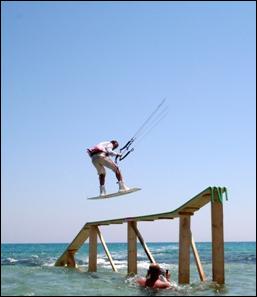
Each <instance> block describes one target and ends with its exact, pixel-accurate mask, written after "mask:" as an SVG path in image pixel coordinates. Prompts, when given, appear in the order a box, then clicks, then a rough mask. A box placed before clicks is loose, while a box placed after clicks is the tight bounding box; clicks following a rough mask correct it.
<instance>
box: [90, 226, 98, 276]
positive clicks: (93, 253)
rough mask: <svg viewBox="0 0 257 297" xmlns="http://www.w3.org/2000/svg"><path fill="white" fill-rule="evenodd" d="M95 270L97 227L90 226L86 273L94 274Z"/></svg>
mask: <svg viewBox="0 0 257 297" xmlns="http://www.w3.org/2000/svg"><path fill="white" fill-rule="evenodd" d="M96 269H97V226H90V230H89V262H88V271H89V272H96Z"/></svg>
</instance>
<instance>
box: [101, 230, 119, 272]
mask: <svg viewBox="0 0 257 297" xmlns="http://www.w3.org/2000/svg"><path fill="white" fill-rule="evenodd" d="M96 228H97V234H98V237H99V238H100V240H101V243H102V245H103V248H104V250H105V253H106V256H107V257H108V259H109V261H110V263H111V266H112V270H113V271H115V272H117V271H118V270H117V268H116V266H115V264H114V262H113V260H112V256H111V254H110V252H109V250H108V247H107V245H106V243H105V240H104V238H103V235H102V233H101V231H100V230H99V228H98V227H96Z"/></svg>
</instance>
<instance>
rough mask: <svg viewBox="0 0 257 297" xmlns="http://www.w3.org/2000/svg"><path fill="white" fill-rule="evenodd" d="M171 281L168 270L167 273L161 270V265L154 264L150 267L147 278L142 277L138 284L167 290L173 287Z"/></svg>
mask: <svg viewBox="0 0 257 297" xmlns="http://www.w3.org/2000/svg"><path fill="white" fill-rule="evenodd" d="M164 274H165V276H164ZM169 280H170V274H169V272H168V270H166V273H165V272H164V270H163V269H161V268H160V266H159V264H157V263H153V264H151V265H150V266H149V269H148V271H147V275H146V277H141V278H140V279H138V280H137V283H138V284H139V285H140V286H142V287H149V288H153V289H167V288H170V287H171V283H170V281H169Z"/></svg>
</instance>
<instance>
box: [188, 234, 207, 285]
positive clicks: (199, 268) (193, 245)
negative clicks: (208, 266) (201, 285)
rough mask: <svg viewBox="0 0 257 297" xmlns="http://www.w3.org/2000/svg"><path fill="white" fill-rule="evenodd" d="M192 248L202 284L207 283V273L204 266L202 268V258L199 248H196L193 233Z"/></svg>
mask: <svg viewBox="0 0 257 297" xmlns="http://www.w3.org/2000/svg"><path fill="white" fill-rule="evenodd" d="M191 248H192V251H193V254H194V258H195V263H196V267H197V270H198V273H199V276H200V280H201V281H202V282H203V281H206V276H205V273H204V271H203V266H202V263H201V260H200V257H199V254H198V251H197V248H196V245H195V241H194V238H193V235H192V233H191Z"/></svg>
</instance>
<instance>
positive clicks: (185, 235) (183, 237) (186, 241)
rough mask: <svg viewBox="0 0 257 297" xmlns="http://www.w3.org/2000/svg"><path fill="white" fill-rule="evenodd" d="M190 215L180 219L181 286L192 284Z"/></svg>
mask: <svg viewBox="0 0 257 297" xmlns="http://www.w3.org/2000/svg"><path fill="white" fill-rule="evenodd" d="M190 242H191V231H190V215H184V214H183V215H180V217H179V269H178V270H179V273H178V282H179V284H189V282H190Z"/></svg>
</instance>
